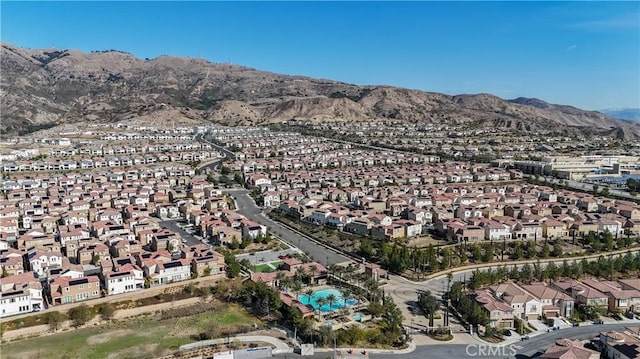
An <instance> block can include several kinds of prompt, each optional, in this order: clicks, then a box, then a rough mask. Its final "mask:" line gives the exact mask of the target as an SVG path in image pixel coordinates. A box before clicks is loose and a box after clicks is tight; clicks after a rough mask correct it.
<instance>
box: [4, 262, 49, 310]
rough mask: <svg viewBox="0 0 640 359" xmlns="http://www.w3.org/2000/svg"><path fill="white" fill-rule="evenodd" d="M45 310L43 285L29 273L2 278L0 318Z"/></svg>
mask: <svg viewBox="0 0 640 359" xmlns="http://www.w3.org/2000/svg"><path fill="white" fill-rule="evenodd" d="M41 309H44V306H43V299H42V285H41V284H40V282H39V281H38V280H37V279H35V278H34V277H33V273H30V272H27V273H22V274H18V275H13V276H9V277H6V278H2V284H1V285H0V317H7V316H10V315H16V314H22V313H29V312H32V311H39V310H41Z"/></svg>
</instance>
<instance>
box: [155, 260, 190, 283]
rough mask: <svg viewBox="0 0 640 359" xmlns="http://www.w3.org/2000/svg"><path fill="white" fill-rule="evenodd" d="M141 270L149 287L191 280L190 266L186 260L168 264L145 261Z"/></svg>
mask: <svg viewBox="0 0 640 359" xmlns="http://www.w3.org/2000/svg"><path fill="white" fill-rule="evenodd" d="M143 269H144V274H145V276H146V277H147V279H148V280H149V284H150V285H151V286H157V285H162V284H167V283H173V282H179V281H182V280H187V279H190V278H191V264H190V263H189V260H187V259H177V260H173V261H169V262H162V261H158V260H152V261H151V262H148V261H146V262H145V263H144V267H143Z"/></svg>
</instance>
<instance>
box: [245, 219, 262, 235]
mask: <svg viewBox="0 0 640 359" xmlns="http://www.w3.org/2000/svg"><path fill="white" fill-rule="evenodd" d="M241 223H242V225H241V226H242V237H243V238H244V237H251V238H252V239H256V238H258V237H265V236H266V235H267V227H266V226H263V225H261V224H260V223H257V222H253V221H250V220H248V219H243V220H242V222H241Z"/></svg>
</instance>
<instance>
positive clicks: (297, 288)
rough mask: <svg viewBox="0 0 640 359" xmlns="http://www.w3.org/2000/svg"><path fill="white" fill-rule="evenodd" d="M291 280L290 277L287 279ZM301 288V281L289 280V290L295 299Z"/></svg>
mask: <svg viewBox="0 0 640 359" xmlns="http://www.w3.org/2000/svg"><path fill="white" fill-rule="evenodd" d="M289 280H290V281H291V279H289ZM301 290H302V283H300V281H298V280H293V281H291V291H292V292H293V294H295V295H296V299H298V295H300V291H301Z"/></svg>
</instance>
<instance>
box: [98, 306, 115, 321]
mask: <svg viewBox="0 0 640 359" xmlns="http://www.w3.org/2000/svg"><path fill="white" fill-rule="evenodd" d="M115 312H116V310H115V308H114V307H113V304H111V303H105V304H103V305H102V306H100V309H98V313H99V314H100V318H102V320H111V319H112V318H113V314H114V313H115Z"/></svg>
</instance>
